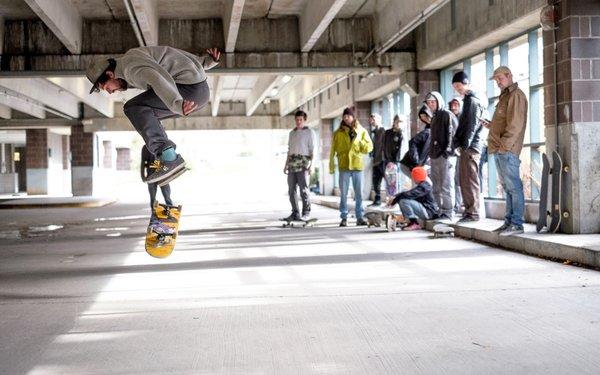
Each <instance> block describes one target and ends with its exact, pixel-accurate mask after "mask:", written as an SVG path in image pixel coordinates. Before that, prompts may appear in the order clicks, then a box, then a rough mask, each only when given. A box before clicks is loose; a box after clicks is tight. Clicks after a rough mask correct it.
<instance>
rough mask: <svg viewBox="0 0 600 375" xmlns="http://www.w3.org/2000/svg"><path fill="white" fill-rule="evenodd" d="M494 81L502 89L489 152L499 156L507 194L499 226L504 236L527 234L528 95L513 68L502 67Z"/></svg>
mask: <svg viewBox="0 0 600 375" xmlns="http://www.w3.org/2000/svg"><path fill="white" fill-rule="evenodd" d="M490 80H494V81H496V84H497V85H498V87H499V88H500V90H502V92H501V94H500V98H499V100H498V105H497V106H496V111H495V112H494V117H493V118H492V121H491V123H489V124H488V126H489V128H490V133H489V135H488V152H489V153H490V154H491V155H494V156H495V159H496V168H497V170H498V175H499V176H500V180H501V181H502V188H503V189H504V193H505V196H506V216H505V218H504V224H502V226H501V227H499V228H498V229H496V231H497V232H500V235H501V236H510V235H512V234H518V233H523V213H524V212H525V195H524V194H523V182H522V181H521V175H520V173H519V166H520V165H521V160H520V159H519V155H520V154H521V150H522V149H523V138H524V137H525V128H526V126H527V98H526V97H525V93H524V92H523V91H522V90H521V89H520V88H519V86H518V84H517V83H516V82H513V77H512V73H511V71H510V69H509V68H508V67H506V66H501V67H499V68H498V69H496V70H495V71H494V75H493V76H492V77H491V78H490Z"/></svg>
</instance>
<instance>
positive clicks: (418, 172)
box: [410, 167, 427, 184]
mask: <svg viewBox="0 0 600 375" xmlns="http://www.w3.org/2000/svg"><path fill="white" fill-rule="evenodd" d="M410 176H411V177H412V179H413V181H414V182H415V183H417V184H418V183H421V182H423V181H425V180H427V171H426V170H425V168H423V167H414V168H413V169H412V171H411V172H410Z"/></svg>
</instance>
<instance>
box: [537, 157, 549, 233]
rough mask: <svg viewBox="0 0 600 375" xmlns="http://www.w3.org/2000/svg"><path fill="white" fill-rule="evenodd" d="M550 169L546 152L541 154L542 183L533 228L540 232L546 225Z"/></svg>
mask: <svg viewBox="0 0 600 375" xmlns="http://www.w3.org/2000/svg"><path fill="white" fill-rule="evenodd" d="M551 173H552V169H550V161H549V160H548V156H547V155H546V154H542V183H541V186H540V210H539V216H538V221H537V225H536V227H535V230H536V231H537V232H538V233H540V232H541V231H542V230H543V229H544V228H546V227H547V226H548V215H549V212H548V188H549V186H548V182H549V179H550V175H551Z"/></svg>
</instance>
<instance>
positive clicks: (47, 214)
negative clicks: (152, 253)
mask: <svg viewBox="0 0 600 375" xmlns="http://www.w3.org/2000/svg"><path fill="white" fill-rule="evenodd" d="M148 212H149V211H148V209H147V208H146V207H145V206H144V205H136V204H131V205H124V204H116V205H111V206H107V207H103V208H87V209H86V208H60V209H59V208H55V209H47V210H42V209H29V210H23V209H21V210H3V212H2V213H3V217H4V219H3V228H2V230H1V231H0V237H1V238H3V242H2V243H1V245H0V255H1V256H2V260H1V261H0V374H26V373H28V374H56V373H65V374H120V373H127V374H130V373H139V374H150V373H179V374H598V373H600V346H599V345H598V343H599V342H600V273H599V272H597V271H593V270H588V269H582V268H576V267H572V266H566V265H562V264H559V263H553V262H550V261H546V260H542V259H537V258H534V257H529V256H525V255H522V254H518V253H512V252H508V251H504V250H499V249H494V248H491V247H487V246H484V245H481V244H478V243H474V242H467V241H464V240H460V239H437V240H433V239H430V238H429V236H430V234H429V233H427V232H417V233H414V232H413V233H400V232H396V233H391V234H390V233H387V232H382V231H380V230H377V229H372V228H371V229H367V228H360V229H357V228H356V227H348V228H345V229H340V228H338V227H337V213H336V212H335V211H333V210H331V209H327V208H321V207H315V209H314V214H315V216H318V217H319V218H320V219H321V220H320V221H319V226H318V227H316V228H311V229H283V228H281V227H279V223H276V222H273V219H277V218H279V217H282V216H284V215H285V214H287V205H286V202H285V201H283V200H282V201H280V202H276V203H271V204H263V203H259V202H254V203H248V204H245V205H244V206H241V207H240V206H239V205H229V204H223V205H207V204H203V205H196V206H193V205H191V204H188V205H186V207H184V218H183V223H182V228H181V229H182V231H181V236H180V239H179V241H178V246H177V249H176V251H175V253H174V254H173V255H172V256H171V257H170V258H168V259H165V260H156V259H153V258H151V257H149V256H148V255H146V253H145V252H144V249H143V235H144V230H145V225H146V223H147V216H148ZM231 212H236V213H231ZM50 224H52V225H56V226H57V227H60V226H62V228H59V229H56V228H57V227H47V225H50ZM48 229H54V230H48Z"/></svg>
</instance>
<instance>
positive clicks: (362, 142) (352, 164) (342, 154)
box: [329, 120, 373, 173]
mask: <svg viewBox="0 0 600 375" xmlns="http://www.w3.org/2000/svg"><path fill="white" fill-rule="evenodd" d="M349 131H350V129H349V128H348V127H347V126H343V125H340V127H339V128H338V129H337V130H336V131H335V132H334V133H333V138H332V140H331V151H330V152H329V173H333V172H334V170H335V159H334V157H335V156H337V159H338V169H339V170H340V171H362V170H363V169H364V165H363V156H364V155H365V154H368V153H369V152H371V150H373V142H371V137H370V136H369V133H367V131H366V130H365V128H363V127H362V126H361V125H360V123H359V122H358V120H356V128H355V131H356V137H354V140H353V141H350V135H349Z"/></svg>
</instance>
